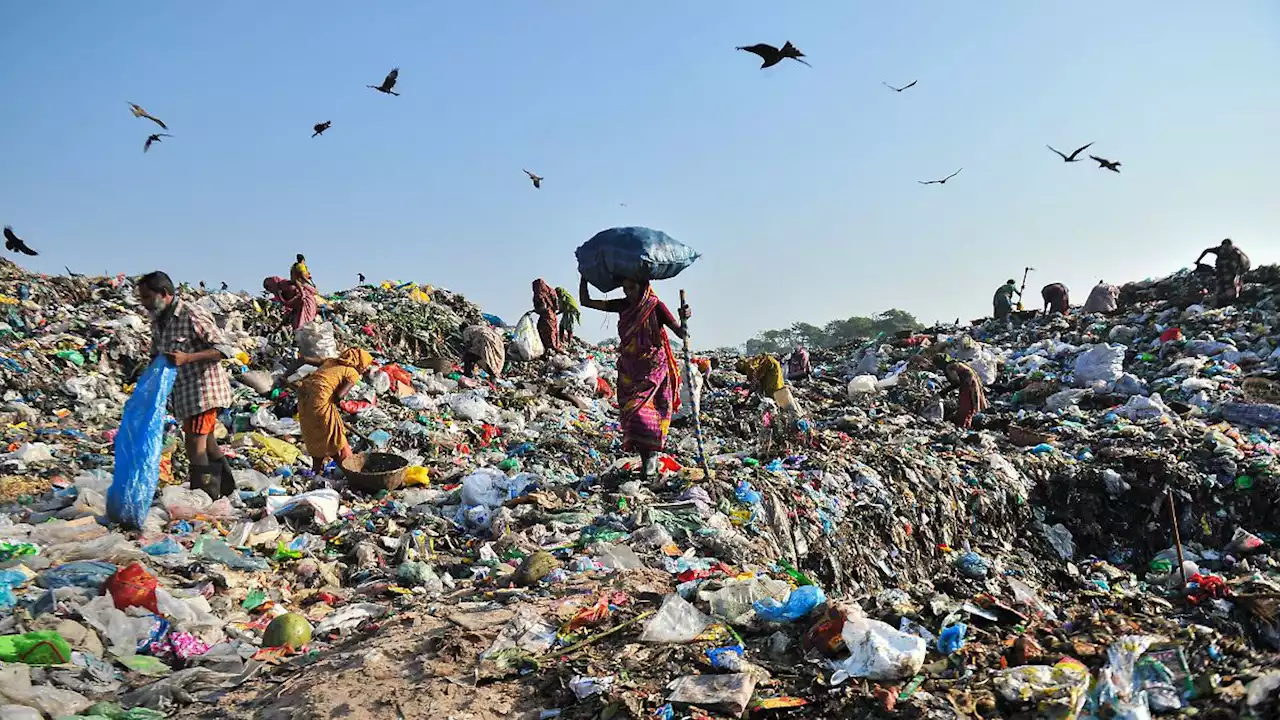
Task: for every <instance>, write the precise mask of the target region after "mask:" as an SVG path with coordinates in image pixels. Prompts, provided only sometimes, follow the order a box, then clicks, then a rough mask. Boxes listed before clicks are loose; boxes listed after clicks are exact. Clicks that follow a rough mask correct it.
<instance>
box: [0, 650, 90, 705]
mask: <svg viewBox="0 0 1280 720" xmlns="http://www.w3.org/2000/svg"><path fill="white" fill-rule="evenodd" d="M0 702H9V703H12V704H13V705H19V706H25V707H29V708H35V709H37V710H39V711H40V712H42V713H44V714H45V715H47V716H48V717H66V716H68V715H75V714H76V713H78V712H80V711H81V710H84V709H85V708H87V707H89V705H91V704H92V701H91V700H89V698H87V697H85V696H83V695H81V694H80V693H78V692H75V691H72V690H66V689H63V688H59V687H54V686H52V685H32V683H31V667H30V666H29V665H26V664H23V663H11V664H8V665H4V666H3V667H0Z"/></svg>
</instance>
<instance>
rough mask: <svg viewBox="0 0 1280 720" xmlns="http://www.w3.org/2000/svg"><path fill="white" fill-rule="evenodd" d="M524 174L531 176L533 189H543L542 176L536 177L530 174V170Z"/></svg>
mask: <svg viewBox="0 0 1280 720" xmlns="http://www.w3.org/2000/svg"><path fill="white" fill-rule="evenodd" d="M524 174H525V175H528V176H529V180H530V181H532V182H533V187H534V188H535V189H536V188H541V187H542V176H541V175H534V174H533V173H531V172H529V171H528V170H525V171H524Z"/></svg>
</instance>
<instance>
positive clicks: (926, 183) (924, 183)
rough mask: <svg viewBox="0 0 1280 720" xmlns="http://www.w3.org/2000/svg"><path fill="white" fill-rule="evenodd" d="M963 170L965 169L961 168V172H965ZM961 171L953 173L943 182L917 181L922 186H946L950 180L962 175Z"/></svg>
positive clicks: (942, 180) (943, 179)
mask: <svg viewBox="0 0 1280 720" xmlns="http://www.w3.org/2000/svg"><path fill="white" fill-rule="evenodd" d="M963 169H964V168H960V170H963ZM960 170H957V171H955V172H953V173H951V174H950V175H948V176H946V177H944V178H942V179H941V180H917V181H916V182H918V183H920V184H921V185H946V184H947V181H948V180H950V179H951V178H953V177H955V176H957V175H959V174H960Z"/></svg>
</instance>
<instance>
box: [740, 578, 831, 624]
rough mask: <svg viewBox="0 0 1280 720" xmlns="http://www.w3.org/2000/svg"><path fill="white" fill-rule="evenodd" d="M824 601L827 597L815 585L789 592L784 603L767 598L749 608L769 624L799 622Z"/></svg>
mask: <svg viewBox="0 0 1280 720" xmlns="http://www.w3.org/2000/svg"><path fill="white" fill-rule="evenodd" d="M826 601H827V595H826V593H824V592H822V588H820V587H818V586H817V585H801V586H800V587H798V588H796V589H795V590H792V591H791V594H790V595H789V596H787V601H786V602H785V603H780V602H778V601H777V600H774V599H773V598H771V597H767V598H765V599H763V600H757V601H755V602H754V603H752V605H751V607H752V608H753V609H755V611H756V615H759V616H760V617H761V618H763V619H765V620H768V621H769V622H783V621H788V620H799V619H801V618H803V617H804V616H806V615H808V614H809V613H811V612H813V609H814V608H816V607H818V606H819V605H821V604H822V603H824V602H826Z"/></svg>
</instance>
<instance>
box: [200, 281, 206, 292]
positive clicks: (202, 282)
mask: <svg viewBox="0 0 1280 720" xmlns="http://www.w3.org/2000/svg"><path fill="white" fill-rule="evenodd" d="M200 289H201V290H206V289H207V288H206V287H205V286H204V281H203V280H201V281H200Z"/></svg>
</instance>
